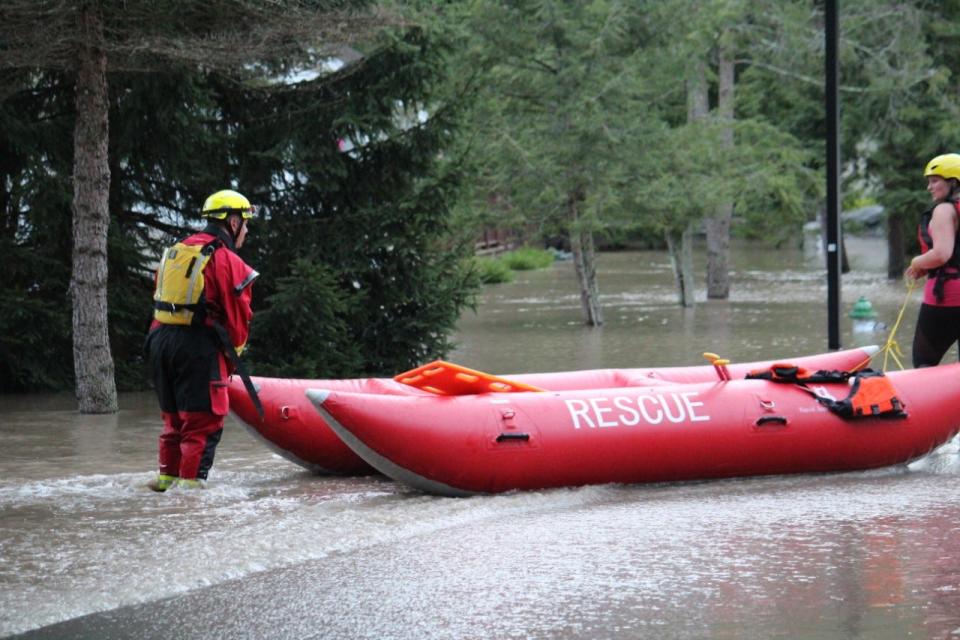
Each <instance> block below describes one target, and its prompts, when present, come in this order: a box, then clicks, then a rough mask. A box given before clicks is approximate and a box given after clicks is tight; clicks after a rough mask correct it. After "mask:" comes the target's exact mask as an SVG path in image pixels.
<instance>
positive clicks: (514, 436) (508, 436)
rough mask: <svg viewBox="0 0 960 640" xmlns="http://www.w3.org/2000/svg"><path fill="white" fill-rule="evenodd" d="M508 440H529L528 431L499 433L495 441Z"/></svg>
mask: <svg viewBox="0 0 960 640" xmlns="http://www.w3.org/2000/svg"><path fill="white" fill-rule="evenodd" d="M508 440H517V441H522V442H527V441H529V440H530V434H529V433H501V434H500V435H498V436H497V442H506V441H508Z"/></svg>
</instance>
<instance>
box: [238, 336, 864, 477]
mask: <svg viewBox="0 0 960 640" xmlns="http://www.w3.org/2000/svg"><path fill="white" fill-rule="evenodd" d="M876 352H877V347H874V346H868V347H862V348H858V349H848V350H844V351H834V352H829V353H823V354H819V355H812V356H805V357H800V358H795V359H792V360H791V361H792V362H795V363H797V364H798V365H801V366H804V367H807V368H810V369H844V370H847V369H853V368H855V367H858V366H865V365H866V363H867V362H868V361H869V358H870V356H872V355H873V354H874V353H876ZM772 362H773V361H766V362H752V363H741V364H730V365H727V369H728V372H729V374H730V376H731V377H733V378H742V377H744V376H745V375H746V374H747V373H748V372H749V371H752V370H753V369H756V368H761V367H766V366H769V365H770V364H771V363H772ZM404 375H405V374H401V376H397V377H398V378H402V377H403V376H404ZM718 375H720V372H718V370H717V369H716V368H715V367H713V366H711V365H703V366H688V367H660V368H640V369H594V370H587V371H563V372H552V373H525V374H516V375H509V376H506V378H507V379H508V380H510V381H514V382H517V383H521V384H524V385H529V386H532V387H537V388H540V389H548V390H551V391H567V390H573V389H600V388H612V387H627V386H633V385H635V384H650V383H654V382H656V381H658V380H659V381H672V382H678V383H688V382H708V381H711V380H717V379H718ZM252 380H253V383H254V384H255V385H256V387H257V388H258V391H259V396H260V401H261V403H262V404H263V408H264V417H263V419H262V420H261V419H260V416H259V415H258V413H257V410H256V408H255V407H254V406H253V403H252V402H251V401H250V397H249V396H248V395H247V391H246V389H244V387H243V383H242V382H241V381H240V379H239V377H237V376H234V377H233V378H231V380H230V383H229V387H228V389H229V393H230V410H231V413H233V415H234V416H235V417H236V418H237V419H238V420H239V421H240V422H241V423H242V424H243V425H244V426H245V427H246V428H247V430H248V431H249V432H250V433H251V434H253V435H254V436H255V437H256V438H258V439H259V440H261V441H262V442H264V444H266V446H268V447H269V448H270V449H272V450H273V451H274V452H276V453H277V454H278V455H280V456H282V457H284V458H286V459H287V460H290V461H291V462H294V463H296V464H298V465H300V466H302V467H304V468H306V469H309V470H311V471H313V472H315V473H325V474H337V475H364V474H370V473H376V471H375V470H374V469H373V468H372V467H371V466H370V465H368V464H367V463H366V462H364V461H363V459H361V458H360V457H359V456H357V455H356V454H355V453H354V452H353V451H351V450H350V448H349V447H347V446H346V445H345V444H344V443H343V441H342V440H341V439H340V438H338V437H337V436H336V435H335V434H334V433H333V431H331V430H330V428H329V427H328V426H327V424H326V422H325V421H324V420H323V418H321V417H320V415H319V414H318V413H317V412H316V411H315V410H314V408H313V406H312V405H311V404H310V402H309V400H307V398H306V396H305V395H304V392H305V391H306V390H307V389H310V388H323V389H328V390H331V391H347V392H350V393H361V394H374V395H387V396H389V395H399V396H427V397H433V396H434V395H435V394H433V393H430V392H427V391H424V390H421V389H419V388H417V387H414V386H410V385H409V384H402V383H400V382H397V381H396V380H392V379H390V378H357V379H349V380H294V379H286V378H260V377H254V378H252Z"/></svg>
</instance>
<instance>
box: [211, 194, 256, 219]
mask: <svg viewBox="0 0 960 640" xmlns="http://www.w3.org/2000/svg"><path fill="white" fill-rule="evenodd" d="M255 211H256V210H255V209H254V207H253V206H252V205H251V204H250V201H249V200H247V199H246V198H245V197H243V196H242V195H241V194H239V193H237V192H236V191H231V190H230V189H224V190H223V191H217V192H216V193H215V194H213V195H212V196H210V197H209V198H207V201H206V202H204V203H203V212H202V213H201V214H200V215H202V216H203V217H204V218H214V219H216V220H223V219H225V218H226V217H227V216H228V215H230V214H231V213H238V214H240V215H241V216H242V217H243V219H244V220H249V219H250V218H252V217H253V214H254V213H255Z"/></svg>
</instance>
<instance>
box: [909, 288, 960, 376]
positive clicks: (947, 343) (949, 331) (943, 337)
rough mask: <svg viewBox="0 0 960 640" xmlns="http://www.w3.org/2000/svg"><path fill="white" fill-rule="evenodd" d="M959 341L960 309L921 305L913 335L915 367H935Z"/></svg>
mask: <svg viewBox="0 0 960 640" xmlns="http://www.w3.org/2000/svg"><path fill="white" fill-rule="evenodd" d="M958 340H960V307H935V306H933V305H929V304H921V305H920V315H919V316H918V317H917V329H916V331H915V332H914V334H913V366H914V367H935V366H936V365H938V364H940V360H942V359H943V355H944V354H945V353H946V352H947V350H948V349H950V347H951V346H953V344H954V343H955V342H957V341H958Z"/></svg>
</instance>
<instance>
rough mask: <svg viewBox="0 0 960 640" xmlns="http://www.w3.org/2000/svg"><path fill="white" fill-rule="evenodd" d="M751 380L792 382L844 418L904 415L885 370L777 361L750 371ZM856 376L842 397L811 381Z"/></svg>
mask: <svg viewBox="0 0 960 640" xmlns="http://www.w3.org/2000/svg"><path fill="white" fill-rule="evenodd" d="M746 377H747V378H748V379H749V378H752V379H755V380H770V381H771V382H781V383H787V384H793V385H795V386H796V387H797V388H798V389H802V390H803V391H806V392H807V393H809V394H810V395H812V396H813V397H814V398H815V399H816V400H817V402H819V403H820V404H822V405H823V406H825V407H826V408H827V409H829V410H830V411H832V412H833V413H835V414H837V415H838V416H840V417H841V418H861V417H885V418H905V417H907V413H906V412H905V411H904V404H903V402H901V400H900V398H899V397H898V396H897V390H896V389H895V388H894V386H893V384H892V383H891V382H890V379H889V378H887V377H886V376H885V375H884V374H883V372H882V371H874V370H873V369H861V370H859V371H853V372H851V371H825V370H820V371H816V372H813V373H810V372H809V371H807V370H805V369H803V368H802V367H798V366H795V365H791V364H784V363H777V364H774V365H772V366H770V367H769V368H767V369H759V370H756V371H751V372H750V373H748V374H747V376H746ZM851 378H853V383H852V384H851V385H850V393H849V394H848V395H847V397H846V398H844V399H843V400H833V399H831V398H825V397H823V396H822V395H820V394H819V393H817V392H816V391H814V390H813V389H811V388H810V387H808V386H807V385H808V384H816V383H824V382H828V383H829V382H833V383H843V382H847V381H849V380H850V379H851ZM757 424H758V425H759V421H758V423H757Z"/></svg>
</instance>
